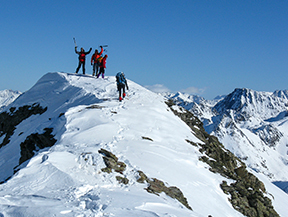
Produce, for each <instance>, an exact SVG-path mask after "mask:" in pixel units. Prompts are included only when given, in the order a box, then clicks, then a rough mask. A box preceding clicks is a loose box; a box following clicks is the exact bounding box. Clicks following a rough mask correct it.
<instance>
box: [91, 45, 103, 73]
mask: <svg viewBox="0 0 288 217" xmlns="http://www.w3.org/2000/svg"><path fill="white" fill-rule="evenodd" d="M100 48H101V51H100V53H98V50H97V49H96V50H95V53H94V54H93V55H92V57H91V65H93V74H92V75H93V76H94V75H95V70H96V76H98V70H99V66H100V61H99V60H98V59H99V58H100V56H101V55H102V53H103V47H102V46H100Z"/></svg>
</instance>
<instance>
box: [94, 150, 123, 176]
mask: <svg viewBox="0 0 288 217" xmlns="http://www.w3.org/2000/svg"><path fill="white" fill-rule="evenodd" d="M98 152H99V153H100V154H103V155H104V156H103V160H104V163H105V165H106V168H103V169H102V171H103V172H107V173H111V172H112V170H114V171H115V172H117V173H121V174H122V173H123V171H124V170H125V169H126V164H125V163H123V162H121V161H118V158H117V157H116V156H115V155H114V154H113V153H111V152H110V151H107V150H105V149H103V148H101V149H100V150H99V151H98Z"/></svg>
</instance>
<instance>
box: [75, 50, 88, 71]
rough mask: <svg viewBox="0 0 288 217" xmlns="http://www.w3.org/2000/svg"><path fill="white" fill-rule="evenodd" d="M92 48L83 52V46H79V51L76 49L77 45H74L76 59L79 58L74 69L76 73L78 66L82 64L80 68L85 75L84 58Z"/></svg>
mask: <svg viewBox="0 0 288 217" xmlns="http://www.w3.org/2000/svg"><path fill="white" fill-rule="evenodd" d="M91 50H92V47H91V48H90V49H89V51H87V52H85V50H84V49H83V47H81V51H80V52H78V51H77V46H75V53H76V54H78V55H79V57H78V59H79V64H78V67H77V69H76V74H77V73H78V71H79V69H80V67H81V66H82V70H83V75H85V60H86V55H87V54H89V53H90V52H91Z"/></svg>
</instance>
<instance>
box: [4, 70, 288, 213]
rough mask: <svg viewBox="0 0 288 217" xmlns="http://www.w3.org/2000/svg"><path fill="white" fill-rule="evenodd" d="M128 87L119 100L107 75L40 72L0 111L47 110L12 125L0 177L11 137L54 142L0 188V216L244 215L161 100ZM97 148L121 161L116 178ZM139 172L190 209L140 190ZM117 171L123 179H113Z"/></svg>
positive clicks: (9, 165) (10, 164)
mask: <svg viewBox="0 0 288 217" xmlns="http://www.w3.org/2000/svg"><path fill="white" fill-rule="evenodd" d="M128 85H129V92H128V97H127V98H125V99H124V101H123V102H121V103H120V102H119V101H118V100H117V95H118V93H117V91H116V85H115V78H114V77H106V78H105V79H95V78H93V77H91V76H88V75H86V76H85V75H76V74H66V73H48V74H46V75H44V76H43V77H42V78H41V79H40V80H39V81H38V82H37V83H36V84H35V85H34V86H33V87H32V88H31V89H30V90H29V91H27V92H25V93H24V94H22V95H21V96H20V97H19V98H18V99H17V100H15V101H14V102H13V103H12V104H10V105H9V106H8V107H7V108H5V110H7V111H8V110H9V108H11V107H20V106H23V105H27V104H34V103H36V102H37V103H40V105H41V106H43V107H47V108H48V109H47V111H46V112H45V113H43V114H41V115H34V116H31V117H29V118H28V119H26V120H24V121H23V122H21V124H19V125H18V126H17V128H16V131H15V133H14V134H13V136H12V138H11V142H10V143H9V144H8V145H6V146H4V147H2V148H1V149H0V159H2V160H1V163H0V169H1V176H2V178H5V177H6V178H8V177H9V176H10V175H11V174H10V173H11V171H13V168H14V167H15V166H17V165H18V161H19V157H20V148H19V147H18V146H19V143H21V142H22V141H24V140H25V138H26V137H27V136H28V135H30V134H31V133H36V132H37V133H41V132H43V129H44V128H53V134H54V135H55V138H56V139H57V142H56V144H55V145H54V146H53V147H51V148H46V149H43V150H39V151H38V152H36V153H35V156H34V157H33V158H32V159H31V160H29V161H27V162H26V163H24V164H23V165H22V166H21V169H20V170H19V171H18V172H17V173H16V174H15V175H14V176H13V177H12V178H11V179H9V180H8V181H7V182H5V183H3V184H1V185H0V216H5V217H10V216H12V217H16V216H26V217H32V216H61V217H62V216H79V217H80V216H81V217H82V216H83V217H84V216H109V217H110V216H111V217H112V216H118V217H120V216H121V217H122V216H127V217H129V216H131V217H132V216H133V217H135V216H139V217H142V216H143V217H144V216H145V217H148V216H149V217H150V216H151V217H152V216H159V217H175V216H179V217H183V216H187V217H188V216H191V217H204V216H205V217H207V216H208V215H212V216H213V217H220V216H221V217H238V216H239V217H240V216H243V215H242V214H240V213H239V212H237V211H236V210H234V209H233V208H232V206H231V204H230V203H229V201H228V196H227V195H226V194H224V193H223V191H222V190H221V188H220V183H222V181H223V180H226V179H225V178H223V177H222V176H220V175H219V174H215V173H212V172H210V171H209V167H208V165H207V164H205V163H203V162H201V161H199V160H198V158H199V156H200V155H201V153H200V152H199V150H198V148H197V147H195V146H192V145H191V144H189V143H188V142H186V139H187V140H190V141H193V142H195V143H201V141H200V140H198V139H197V138H196V137H195V136H194V135H193V134H192V133H191V129H190V128H189V127H188V126H187V125H186V124H185V123H184V122H182V121H181V120H180V119H179V118H178V117H176V116H175V115H174V114H173V112H172V111H170V110H169V109H168V107H167V105H166V104H165V103H164V98H163V97H161V96H159V95H157V94H154V93H152V92H150V91H148V90H147V89H145V88H143V87H141V86H139V85H138V84H136V83H134V82H132V81H130V80H129V81H128ZM101 148H103V149H105V150H108V151H110V152H112V153H113V154H115V155H116V156H117V157H118V159H119V161H121V162H124V163H125V164H126V169H125V171H124V172H123V173H122V174H119V173H115V172H112V173H106V172H103V171H102V170H101V169H102V168H105V164H104V161H103V158H102V157H103V155H102V154H100V153H99V152H98V151H99V150H100V149H101ZM8 153H13V154H10V155H9V154H8ZM15 156H16V157H15ZM138 170H141V171H143V172H144V173H145V174H146V175H147V176H148V177H149V178H157V179H159V180H162V181H163V182H164V183H165V184H166V185H167V186H176V187H178V188H179V189H180V190H181V191H182V192H183V194H184V196H185V197H186V198H187V201H188V203H189V205H190V206H191V207H192V209H193V211H192V210H190V209H188V208H186V207H185V206H184V205H183V204H181V203H180V202H179V201H177V200H175V199H172V198H170V197H169V196H167V195H166V194H164V193H161V194H159V196H157V195H155V194H150V193H148V192H147V191H146V190H145V188H146V187H147V184H141V183H138V182H137V181H136V180H137V179H138V178H139V173H138V172H137V171H138ZM5 171H10V172H5ZM116 176H120V177H122V178H127V179H129V183H128V184H127V185H125V184H121V183H119V182H118V181H117V180H116ZM226 181H227V182H228V183H229V182H231V181H230V180H226ZM266 184H267V186H266V187H267V189H268V193H269V194H271V195H273V196H274V199H273V196H271V195H269V194H268V195H267V196H269V198H271V200H272V202H273V205H274V207H275V209H276V211H277V212H278V213H279V214H280V215H281V216H285V215H286V216H287V211H286V209H285V204H287V202H288V196H287V194H285V193H284V192H282V191H280V192H279V191H278V188H277V187H275V186H274V185H272V184H271V183H270V182H268V181H267V183H266Z"/></svg>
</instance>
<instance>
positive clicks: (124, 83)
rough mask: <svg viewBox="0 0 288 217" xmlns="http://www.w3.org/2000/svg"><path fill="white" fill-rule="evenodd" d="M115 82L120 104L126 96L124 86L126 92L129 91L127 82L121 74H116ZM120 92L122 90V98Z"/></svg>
mask: <svg viewBox="0 0 288 217" xmlns="http://www.w3.org/2000/svg"><path fill="white" fill-rule="evenodd" d="M116 82H117V90H118V91H119V101H120V102H121V101H122V100H123V99H124V98H125V96H126V93H125V86H126V88H127V90H129V88H128V84H127V80H126V78H125V75H124V73H123V72H118V73H117V74H116ZM122 90H123V98H122V95H121V92H122Z"/></svg>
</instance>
